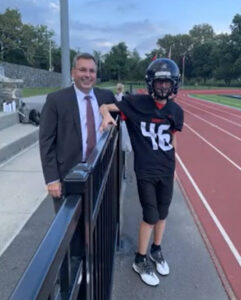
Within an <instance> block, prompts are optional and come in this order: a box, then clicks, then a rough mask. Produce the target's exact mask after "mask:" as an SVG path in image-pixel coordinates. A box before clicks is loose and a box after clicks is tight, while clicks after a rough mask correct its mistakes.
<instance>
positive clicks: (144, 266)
mask: <svg viewBox="0 0 241 300" xmlns="http://www.w3.org/2000/svg"><path fill="white" fill-rule="evenodd" d="M141 268H142V271H143V272H144V273H147V274H151V273H153V267H152V265H151V263H150V261H149V260H148V259H146V258H145V259H144V261H143V262H142V266H141Z"/></svg>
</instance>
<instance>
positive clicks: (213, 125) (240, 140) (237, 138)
mask: <svg viewBox="0 0 241 300" xmlns="http://www.w3.org/2000/svg"><path fill="white" fill-rule="evenodd" d="M185 112H187V113H189V114H190V115H192V116H194V117H196V118H197V119H200V120H201V121H203V122H205V123H207V124H209V125H210V126H212V127H215V128H217V129H218V130H220V131H222V132H224V133H226V134H227V135H230V136H231V137H233V138H234V139H236V140H238V141H239V142H241V138H239V137H237V136H236V135H234V134H232V133H230V132H229V131H227V130H225V129H223V128H221V127H219V126H217V125H215V124H213V123H211V122H209V121H208V120H205V119H203V118H201V117H199V116H198V115H196V114H194V113H192V112H191V111H189V110H187V109H185Z"/></svg>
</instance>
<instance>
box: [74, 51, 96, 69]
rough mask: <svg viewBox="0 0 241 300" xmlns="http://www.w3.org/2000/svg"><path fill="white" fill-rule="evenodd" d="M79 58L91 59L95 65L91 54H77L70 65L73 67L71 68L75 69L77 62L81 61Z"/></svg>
mask: <svg viewBox="0 0 241 300" xmlns="http://www.w3.org/2000/svg"><path fill="white" fill-rule="evenodd" d="M81 58H83V59H92V60H93V61H94V62H95V64H96V60H95V58H94V56H93V55H91V54H89V53H77V54H76V55H75V57H74V59H73V63H72V67H73V68H75V67H76V63H77V61H78V60H79V59H81Z"/></svg>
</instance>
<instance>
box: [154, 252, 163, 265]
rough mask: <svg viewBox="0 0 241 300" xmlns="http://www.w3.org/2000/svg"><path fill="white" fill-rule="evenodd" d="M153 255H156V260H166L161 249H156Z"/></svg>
mask: <svg viewBox="0 0 241 300" xmlns="http://www.w3.org/2000/svg"><path fill="white" fill-rule="evenodd" d="M153 256H154V258H155V260H156V261H157V262H159V263H163V262H164V261H165V259H164V257H163V254H162V251H161V250H157V251H155V252H154V253H153Z"/></svg>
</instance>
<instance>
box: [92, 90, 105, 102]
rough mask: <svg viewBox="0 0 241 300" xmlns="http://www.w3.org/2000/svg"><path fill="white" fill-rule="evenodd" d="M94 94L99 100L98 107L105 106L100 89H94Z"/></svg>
mask: <svg viewBox="0 0 241 300" xmlns="http://www.w3.org/2000/svg"><path fill="white" fill-rule="evenodd" d="M94 94H95V97H96V99H97V102H98V105H99V106H101V105H102V104H103V101H102V97H101V90H100V89H98V88H94Z"/></svg>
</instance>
